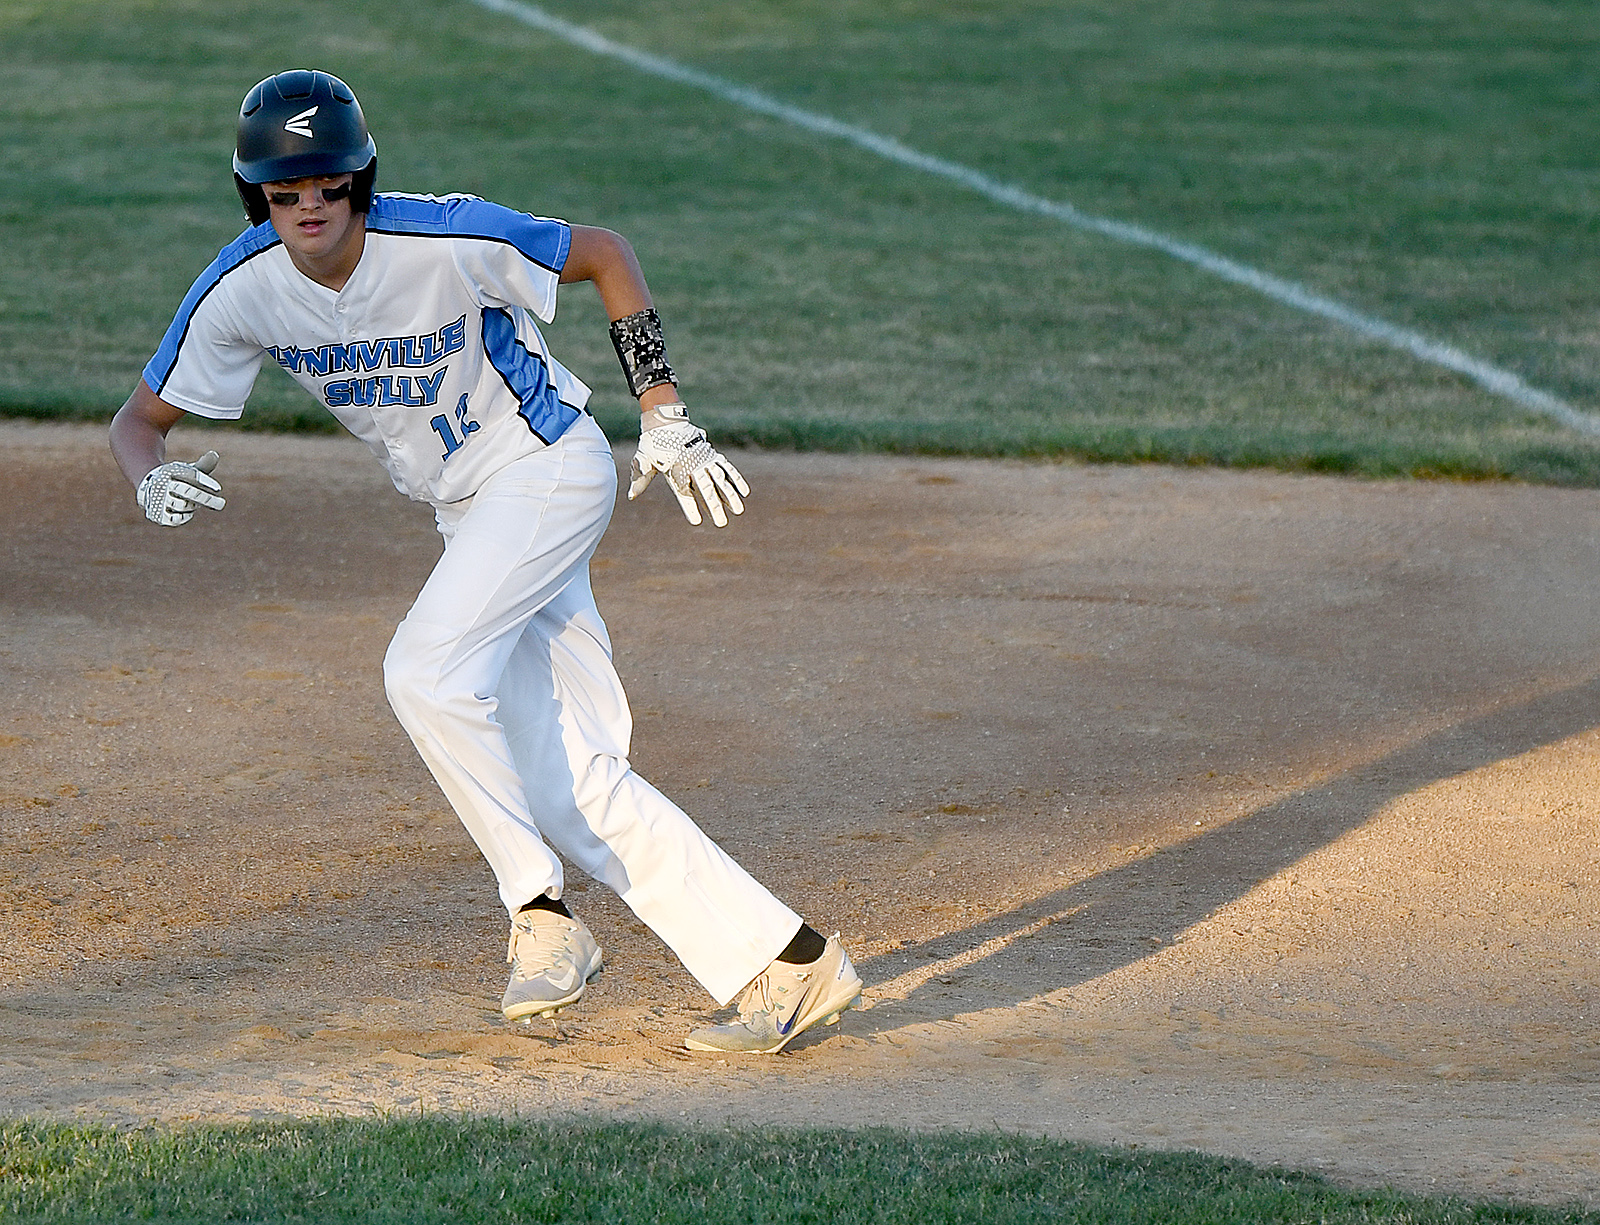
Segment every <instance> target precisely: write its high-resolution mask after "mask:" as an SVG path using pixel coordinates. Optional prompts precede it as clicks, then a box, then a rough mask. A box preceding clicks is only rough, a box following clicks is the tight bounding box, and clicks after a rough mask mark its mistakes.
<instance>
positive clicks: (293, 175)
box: [233, 68, 378, 225]
mask: <svg viewBox="0 0 1600 1225" xmlns="http://www.w3.org/2000/svg"><path fill="white" fill-rule="evenodd" d="M347 172H354V174H355V182H354V184H353V190H352V191H351V193H350V207H351V208H353V209H354V210H355V211H356V212H358V213H364V212H366V211H367V209H368V208H370V207H371V205H372V184H373V181H374V180H375V179H376V178H377V175H378V146H377V145H376V144H374V143H373V140H372V137H371V136H370V135H369V134H368V132H367V121H366V119H365V117H364V116H363V115H362V114H361V104H360V103H359V102H357V101H356V96H355V94H354V93H353V92H352V91H351V89H350V87H349V86H348V85H346V84H345V83H344V82H343V81H341V80H340V79H339V78H338V77H336V76H334V75H332V74H331V73H327V72H313V71H309V70H307V69H304V68H296V69H292V70H290V71H289V72H280V73H278V74H277V75H276V76H270V77H268V78H267V79H266V80H265V81H262V82H261V83H260V84H258V85H257V86H256V87H255V88H254V89H252V90H251V91H250V92H249V93H247V94H246V95H245V96H244V103H243V104H242V105H241V106H240V107H239V134H238V138H237V140H236V141H235V143H234V151H233V181H234V186H236V187H237V188H238V189H239V198H240V199H241V200H243V201H244V211H245V212H246V213H247V214H248V215H249V217H250V221H251V223H252V224H254V225H260V224H261V223H262V222H263V221H265V220H266V219H267V198H266V195H265V194H264V193H263V192H262V190H261V187H260V186H259V185H260V184H262V183H278V182H284V181H286V180H290V179H309V178H314V177H320V176H322V175H333V174H345V173H347Z"/></svg>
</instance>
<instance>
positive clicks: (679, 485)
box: [667, 466, 700, 527]
mask: <svg viewBox="0 0 1600 1225" xmlns="http://www.w3.org/2000/svg"><path fill="white" fill-rule="evenodd" d="M667 484H668V485H669V486H670V487H671V489H672V496H673V497H675V498H677V499H678V505H679V506H681V507H682V508H683V517H684V518H685V519H687V520H688V521H689V522H690V523H692V524H694V525H695V526H696V527H698V526H700V507H699V505H698V504H696V502H695V500H694V487H693V486H692V485H690V483H689V478H688V477H687V476H686V475H684V473H683V471H682V468H681V466H675V467H672V468H668V469H667Z"/></svg>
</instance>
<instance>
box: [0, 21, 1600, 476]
mask: <svg viewBox="0 0 1600 1225" xmlns="http://www.w3.org/2000/svg"><path fill="white" fill-rule="evenodd" d="M548 7H549V8H550V9H551V10H552V11H554V12H556V13H558V14H559V15H562V16H565V17H568V18H569V19H572V20H577V21H581V22H583V23H585V24H589V25H591V26H594V27H596V28H598V29H600V30H602V31H603V32H605V33H607V34H609V35H611V36H613V37H615V38H618V39H620V40H622V41H626V42H629V43H631V44H633V45H636V46H641V47H645V48H649V49H653V50H656V51H658V52H660V53H662V54H665V55H669V56H672V57H675V58H677V59H680V60H682V61H684V62H686V63H690V64H692V65H694V66H696V67H699V68H702V69H705V70H707V71H710V72H713V73H717V74H719V75H722V76H724V77H727V78H730V79H732V80H735V81H738V82H741V83H744V84H748V85H751V86H754V87H756V88H759V89H762V90H764V91H766V92H768V93H770V94H772V95H775V96H777V97H779V98H781V99H784V100H787V101H790V102H794V103H796V104H798V105H800V106H803V107H807V108H810V109H814V110H817V111H821V112H824V113H826V114H829V115H833V116H836V117H838V118H840V119H843V120H846V121H849V122H853V123H858V124H861V125H864V126H867V127H870V128H872V129H874V130H876V131H879V132H882V133H884V134H886V135H890V136H893V137H896V138H897V139H900V140H902V141H904V142H906V143H908V144H910V145H911V146H913V147H915V148H917V149H921V150H924V151H926V152H929V153H933V154H936V155H939V156H942V157H945V158H948V159H951V160H954V161H957V162H961V163H964V164H966V165H970V166H972V167H974V168H975V169H978V170H981V171H983V172H984V173H986V174H989V175H992V176H994V177H996V178H999V179H1002V180H1005V181H1008V182H1014V183H1016V184H1017V185H1019V186H1021V187H1023V188H1024V189H1026V190H1028V191H1031V192H1034V193H1036V194H1040V195H1043V196H1047V197H1050V198H1053V199H1059V200H1065V201H1069V202H1071V203H1073V204H1075V205H1077V206H1078V207H1080V208H1082V209H1084V210H1086V211H1088V212H1093V213H1098V214H1101V215H1105V216H1111V217H1115V218H1118V219H1122V220H1126V221H1131V222H1135V223H1138V224H1142V225H1145V226H1148V227H1150V228H1153V229H1157V230H1160V231H1163V232H1166V233H1169V234H1173V235H1175V236H1177V237H1180V238H1183V239H1187V240H1190V241H1194V242H1199V243H1202V244H1204V245H1207V246H1209V247H1211V248H1212V249H1214V250H1216V251H1219V252H1221V253H1222V254H1225V255H1228V256H1231V257H1233V258H1236V259H1239V260H1242V261H1244V262H1246V263H1250V264H1253V265H1255V266H1257V267H1259V268H1262V269H1263V270H1265V271H1268V272H1271V273H1274V274H1276V275H1280V276H1283V277H1287V278H1289V279H1292V280H1297V281H1300V282H1302V283H1304V284H1306V285H1307V286H1309V287H1310V288H1312V289H1313V290H1315V291H1318V292H1321V293H1324V294H1327V295H1330V296H1333V297H1336V298H1338V299H1339V300H1341V301H1344V302H1346V303H1348V304H1350V305H1352V306H1354V307H1356V308H1357V309H1360V310H1363V311H1366V312H1369V313H1372V314H1375V315H1377V316H1379V317H1381V318H1384V319H1387V320H1389V321H1391V322H1394V323H1397V324H1400V325H1403V326H1407V327H1411V328H1415V329H1417V330H1419V331H1422V332H1423V333H1425V334H1427V335H1429V336H1432V337H1435V338H1437V339H1440V340H1443V341H1446V342H1449V343H1452V344H1455V345H1457V346H1458V347H1460V348H1462V349H1465V350H1466V351H1468V352H1470V353H1473V354H1474V355H1476V356H1479V357H1481V358H1483V359H1485V360H1489V361H1492V362H1496V363H1498V364H1501V365H1504V366H1505V367H1507V368H1509V369H1511V370H1513V371H1515V372H1517V373H1518V374H1520V375H1522V376H1523V377H1524V378H1526V379H1527V380H1528V381H1530V382H1531V383H1533V384H1534V385H1536V386H1539V387H1542V388H1544V389H1546V390H1548V391H1551V392H1553V393H1555V394H1557V395H1560V396H1562V397H1564V398H1566V399H1568V400H1569V401H1570V402H1572V403H1574V404H1576V405H1577V406H1579V407H1582V408H1589V409H1596V408H1600V331H1597V328H1596V324H1595V320H1596V318H1600V158H1597V157H1596V156H1595V152H1594V151H1595V149H1596V148H1600V105H1597V103H1600V68H1597V67H1596V65H1597V64H1600V26H1597V25H1596V23H1595V22H1594V21H1593V9H1592V5H1591V4H1589V3H1588V2H1587V0H1503V2H1502V0H1497V2H1495V3H1489V2H1488V0H1483V2H1477V3H1475V2H1472V0H1452V2H1451V3H1449V4H1445V3H1442V2H1438V0H1404V2H1400V3H1396V2H1395V0H1341V2H1339V3H1332V4H1328V3H1312V2H1311V0H1237V2H1234V3H1228V4H1195V3H1182V4H1180V3H1176V2H1174V0H1118V2H1117V3H1109V2H1106V0H1099V2H1094V3H1043V2H1040V0H986V2H985V3H982V4H978V3H973V2H972V0H896V2H879V0H875V2H873V3H868V2H867V0H830V2H829V3H820V2H819V0H738V2H737V3H735V2H734V0H673V2H672V3H667V2H666V0H627V2H626V3H623V2H622V0H587V2H586V3H585V4H582V5H577V4H573V3H571V0H549V3H548ZM304 64H317V65H321V66H324V67H327V68H329V69H331V70H334V71H336V72H338V73H340V75H342V76H344V77H345V78H346V79H347V80H348V81H350V82H351V84H352V85H353V86H354V87H355V88H356V90H357V92H358V93H359V94H360V96H361V98H362V101H363V103H364V105H365V107H366V110H367V112H368V116H369V119H370V120H371V122H372V124H373V127H374V131H375V135H376V137H377V140H378V144H379V149H380V154H381V157H382V174H381V183H382V185H387V186H389V187H393V188H397V189H406V190H419V191H444V190H469V191H475V192H479V193H481V194H484V195H487V196H490V197H492V198H495V199H499V200H502V201H504V202H506V203H510V204H514V205H516V206H518V207H523V208H527V209H529V210H531V211H535V212H540V213H546V214H552V215H558V216H565V217H568V218H570V219H573V220H577V221H583V222H588V223H593V224H600V225H608V226H611V227H613V228H616V229H618V230H620V231H621V232H623V233H625V234H627V235H628V236H629V237H630V238H631V239H632V240H633V242H634V244H635V246H636V248H637V249H638V250H639V252H640V255H641V258H642V260H643V262H644V265H645V268H646V271H647V273H648V274H649V276H650V279H651V283H652V287H653V289H654V290H655V293H656V297H657V299H658V302H659V304H660V306H661V309H662V313H663V316H664V318H665V319H666V322H667V329H668V338H669V341H670V343H671V346H672V353H673V360H674V364H675V365H676V366H677V368H678V370H679V372H680V374H682V376H683V379H684V384H683V387H684V392H685V396H686V399H688V401H689V403H690V404H691V406H692V407H693V408H694V410H695V415H696V417H697V418H699V419H703V420H704V421H705V422H706V423H707V424H708V425H710V426H713V427H714V429H715V432H716V435H717V437H719V438H721V439H727V440H730V441H732V440H738V441H750V442H759V443H763V444H768V445H785V446H795V447H847V448H868V449H887V450H907V451H933V452H959V453H969V454H1043V455H1073V456H1079V457H1083V458H1089V459H1097V460H1101V459H1103V460H1133V461H1144V460H1158V461H1162V462H1174V463H1228V464H1241V465H1247V464H1248V465H1257V464H1266V465H1272V466H1278V467H1286V468H1299V469H1306V470H1317V471H1334V472H1351V473H1361V474H1369V475H1381V474H1394V473H1417V474H1431V475H1446V476H1456V477H1515V478H1520V479H1527V480H1535V481H1549V482H1557V483H1568V484H1582V485H1595V484H1600V439H1595V438H1590V437H1585V436H1581V435H1578V434H1576V433H1574V432H1572V431H1569V430H1566V429H1564V428H1561V427H1559V426H1557V425H1555V424H1554V423H1552V422H1550V421H1547V420H1545V419H1543V418H1539V417H1536V416H1533V415H1530V414H1529V413H1527V412H1525V411H1523V410H1520V409H1518V408H1517V407H1516V406H1515V405H1513V404H1511V403H1508V402H1507V401H1505V400H1502V399H1498V398H1496V397H1494V396H1492V395H1490V394H1489V393H1487V392H1485V391H1483V390H1481V389H1479V388H1477V387H1475V386H1473V385H1471V384H1470V383H1468V382H1466V381H1465V380H1463V379H1462V378H1460V377H1457V376H1455V375H1452V374H1449V373H1447V372H1444V371H1441V370H1438V369H1436V368H1433V367H1430V366H1427V365H1424V364H1422V363H1420V362H1418V361H1417V360H1415V359H1413V358H1411V357H1408V356H1405V355H1402V354H1399V353H1396V352H1393V351H1390V350H1388V349H1386V348H1384V347H1382V346H1379V345H1376V344H1374V343H1371V342H1367V341H1363V340H1361V339H1359V338H1356V337H1354V336H1351V335H1349V334H1346V333H1344V332H1341V331H1340V330H1338V329H1337V328H1335V327H1333V326H1332V325H1330V324H1326V323H1323V322H1321V321H1319V320H1316V319H1312V318H1309V317H1307V316H1305V315H1302V314H1299V313H1297V312H1295V311H1294V310H1292V309H1290V308H1288V307H1286V306H1282V305H1279V304H1277V303H1274V302H1271V301H1269V300H1267V299H1265V298H1262V297H1260V296H1258V295H1256V294H1254V293H1252V292H1251V291H1248V290H1246V289H1243V288H1241V287H1237V286H1232V285H1228V284H1225V283H1222V282H1220V281H1218V280H1216V279H1214V278H1212V277H1209V276H1208V275H1207V274H1205V273H1203V272H1200V271H1198V270H1196V269H1194V268H1191V267H1188V266H1187V265H1183V264H1179V263H1176V262H1175V261H1173V260H1171V259H1170V258H1168V257H1166V256H1163V255H1160V254H1158V253H1154V252H1150V251H1143V250H1137V249H1133V248H1129V247H1125V246H1120V245H1117V244H1115V243H1113V242H1111V241H1109V240H1107V239H1104V238H1099V237H1096V236H1092V235H1088V234H1083V233H1079V232H1076V231H1073V230H1071V229H1069V228H1067V227H1065V226H1063V225H1062V224H1060V223H1058V222H1054V221H1050V220H1048V219H1044V218H1039V217H1032V216H1026V215H1022V214H1019V213H1016V212H1014V211H1010V210H1007V209H1006V208H1004V207H1002V206H999V205H996V204H993V203H991V202H989V201H986V200H984V199H982V198H981V197H979V196H976V195H974V194H972V193H971V192H969V191H966V190H964V189H962V188H960V187H958V186H956V185H953V184H950V183H947V182H943V181H941V180H938V179H934V178H931V177H929V176H926V175H923V174H920V173H918V172H915V171H912V170H908V169H905V168H902V167H898V166H895V165H893V164H890V163H888V162H885V161H883V160H882V159H880V158H877V157H875V156H873V155H871V154H869V153H866V152H864V151H862V150H859V149H855V148H853V147H851V146H848V145H845V144H843V143H841V142H838V141H830V140H827V139H825V138H821V137H817V136H812V135H809V134H807V133H804V132H801V131H798V130H795V129H792V128H789V127H786V126H784V125H782V124H780V123H778V122H776V121H773V120H768V119H764V118H761V117H758V116H755V115H751V114H748V113H745V112H742V111H740V110H738V109H737V108H735V107H732V106H730V105H729V104H727V103H724V102H721V101H718V100H716V99H714V98H711V97H709V96H706V95H703V94H699V93H696V92H695V91H693V90H690V89H687V88H683V87H679V86H674V85H669V84H666V83H664V82H661V81H657V80H654V79H650V78H647V77H641V76H639V75H638V74H636V73H634V72H633V71H632V70H629V69H626V68H623V67H621V66H620V65H617V64H614V63H612V62H610V61H607V60H603V59H599V58H596V57H594V56H592V55H589V54H587V53H585V52H581V51H578V50H575V49H572V48H569V47H566V46H564V45H562V44H560V43H558V42H556V41H554V40H553V39H552V38H550V37H549V36H546V35H543V34H541V33H539V32H537V31H534V30H530V29H527V28H525V27H522V26H520V25H518V24H516V23H515V22H512V21H510V20H509V19H507V18H503V17H499V16H496V15H494V14H491V13H488V12H486V11H484V10H482V9H479V8H477V7H476V6H474V5H472V4H470V3H467V2H466V0H429V2H426V3H420V4H416V5H391V4H381V3H378V2H377V0H347V2H346V3H343V4H340V5H337V6H326V5H313V4H311V3H309V0H284V2H283V3H280V4H275V5H272V6H263V5H257V4H249V3H244V2H243V0H213V2H208V3H199V2H198V0H172V2H164V3H156V2H155V0H96V2H94V3H90V2H88V0H62V2H60V3H52V4H49V5H46V4H43V3H37V2H31V0H29V2H25V0H0V88H3V89H4V90H5V91H6V97H7V99H8V101H7V118H6V123H5V127H6V140H5V141H4V142H3V143H0V233H3V235H4V241H3V242H0V411H5V412H11V413H20V414H27V415H38V416H86V417H90V418H103V417H104V416H105V415H106V414H107V413H108V412H109V411H110V410H111V409H113V408H114V407H115V405H116V404H118V403H120V402H121V400H122V398H123V397H124V396H125V395H126V394H127V390H128V388H129V387H130V386H131V385H132V383H133V380H134V379H135V378H137V377H138V372H139V370H140V369H141V367H142V365H143V363H144V361H145V360H146V358H147V357H148V355H149V353H150V352H151V351H152V350H153V348H154V346H155V344H156V343H157V341H158V340H159V337H160V335H161V332H162V331H163V329H164V327H165V325H166V323H167V321H168V320H169V319H170V317H171V312H172V310H173V309H174V308H175V306H176V304H177V302H178V300H179V298H180V297H181V296H182V294H183V292H184V290H185V289H186V288H187V285H188V283H189V281H190V280H191V279H192V278H193V276H194V275H195V274H196V273H197V272H198V271H199V270H200V268H201V267H202V266H203V265H204V264H205V263H206V262H207V260H208V259H209V258H210V256H211V255H212V254H214V253H215V250H216V248H217V247H218V246H219V245H221V244H222V243H223V242H225V241H227V239H228V238H230V237H231V236H232V235H233V234H234V233H236V232H237V229H238V228H239V211H238V206H237V203H236V201H235V200H234V197H233V192H232V187H231V181H230V179H229V175H228V171H227V159H228V155H229V152H230V149H231V122H232V116H233V114H234V113H235V110H236V107H237V105H238V100H239V98H240V97H241V96H242V95H243V92H244V90H245V89H246V88H247V87H248V86H249V85H250V84H252V83H254V82H255V81H256V80H257V79H259V78H260V77H261V76H264V75H266V74H267V73H269V72H271V71H274V70H277V69H279V68H282V67H285V66H290V65H304ZM550 330H551V333H552V335H551V340H552V344H553V347H554V348H555V350H556V352H557V354H558V355H560V356H562V358H563V360H565V361H566V362H567V364H569V365H570V366H572V367H573V369H574V370H575V371H576V372H577V373H579V374H580V376H582V377H584V378H585V379H586V380H587V381H589V382H590V383H591V384H592V385H593V386H594V387H595V388H596V390H597V396H596V401H595V404H596V409H597V413H598V415H599V416H600V417H601V420H602V421H603V422H604V423H605V424H606V425H607V427H608V429H611V430H612V431H613V432H614V433H616V434H623V433H626V432H628V426H629V423H630V416H629V408H628V403H627V401H626V399H625V397H624V394H623V390H622V386H621V379H620V375H619V373H618V372H617V371H616V368H615V359H614V357H613V356H612V355H611V353H610V349H609V345H608V342H607V340H606V337H605V330H604V319H603V317H602V316H601V313H600V310H599V307H598V303H597V302H596V301H595V298H594V295H593V293H592V291H590V290H589V289H588V288H587V287H579V288H577V289H576V290H569V291H568V293H567V294H566V295H564V297H563V303H562V312H561V316H560V318H559V319H558V320H557V322H556V324H555V325H554V326H553V327H552V328H551V329H550ZM247 417H248V420H249V421H250V423H252V424H254V425H256V426H258V427H259V426H269V427H274V428H332V427H330V426H328V425H327V424H326V419H325V418H324V417H323V416H322V415H321V411H320V410H319V409H318V408H317V407H316V406H315V405H314V404H312V403H311V402H310V401H309V400H308V399H307V398H305V397H304V396H303V394H302V393H300V392H299V391H298V390H297V389H296V388H294V387H293V386H292V385H291V384H289V382H288V381H287V379H286V378H284V377H282V376H281V375H280V374H279V373H278V372H276V371H271V372H268V373H267V374H265V375H264V376H263V378H262V380H261V383H260V385H259V386H258V388H257V393H256V397H255V399H254V401H253V404H252V408H251V409H250V410H249V412H248V414H247Z"/></svg>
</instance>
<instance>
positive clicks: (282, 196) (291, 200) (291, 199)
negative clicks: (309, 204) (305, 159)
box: [267, 181, 355, 208]
mask: <svg viewBox="0 0 1600 1225" xmlns="http://www.w3.org/2000/svg"><path fill="white" fill-rule="evenodd" d="M354 187H355V183H354V182H353V181H352V182H349V183H340V184H339V186H337V187H324V188H323V189H322V199H323V201H324V202H325V203H328V204H337V203H338V202H339V201H340V200H343V199H344V198H345V197H346V196H348V195H349V194H350V192H351V190H352V189H353V188H354ZM267 200H268V201H269V202H270V203H272V204H275V205H277V207H279V208H293V207H294V206H295V205H296V204H299V203H300V193H299V192H297V191H269V192H268V193H267Z"/></svg>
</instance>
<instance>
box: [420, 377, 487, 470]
mask: <svg viewBox="0 0 1600 1225" xmlns="http://www.w3.org/2000/svg"><path fill="white" fill-rule="evenodd" d="M456 423H457V425H458V426H459V427H460V429H461V437H460V438H457V437H456V432H455V430H453V429H451V428H450V418H449V417H446V416H445V415H444V414H443V413H440V414H439V415H438V416H437V417H435V418H434V419H433V420H432V421H430V422H428V424H429V425H431V426H433V432H434V433H435V434H437V435H439V440H440V441H441V442H443V443H444V454H443V455H441V456H439V458H440V459H441V460H446V459H449V458H450V457H451V456H452V455H454V454H455V453H456V452H457V451H459V450H461V448H462V447H463V446H465V445H466V441H467V437H468V436H469V435H471V434H475V433H477V430H478V423H477V422H476V421H474V420H473V419H472V418H471V417H469V416H467V393H466V392H462V393H461V398H460V399H459V400H457V401H456Z"/></svg>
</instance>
